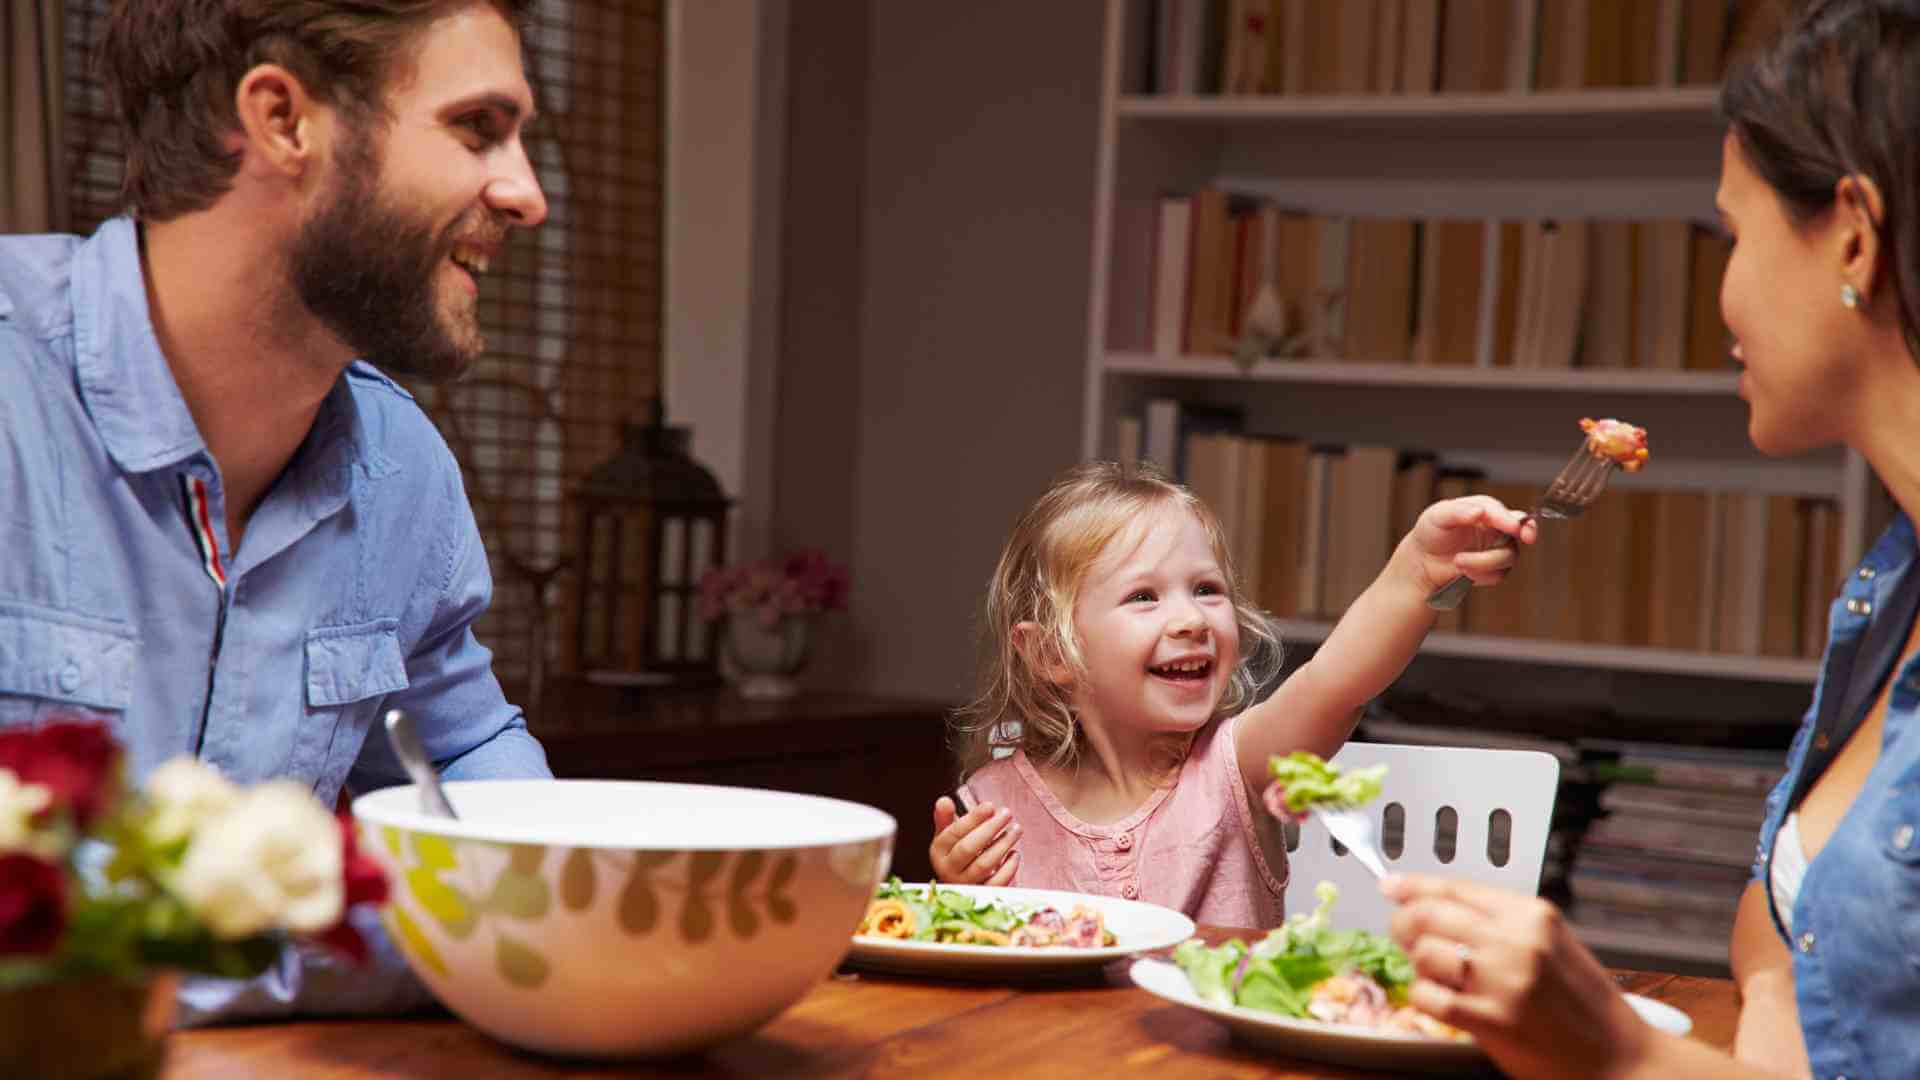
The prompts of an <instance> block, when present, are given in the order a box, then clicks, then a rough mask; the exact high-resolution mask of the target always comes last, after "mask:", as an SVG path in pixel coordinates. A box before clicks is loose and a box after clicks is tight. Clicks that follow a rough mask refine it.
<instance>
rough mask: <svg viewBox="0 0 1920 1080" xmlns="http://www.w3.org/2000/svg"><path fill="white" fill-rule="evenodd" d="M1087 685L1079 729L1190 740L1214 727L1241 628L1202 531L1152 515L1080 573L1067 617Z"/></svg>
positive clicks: (1175, 517) (1175, 509) (1080, 696)
mask: <svg viewBox="0 0 1920 1080" xmlns="http://www.w3.org/2000/svg"><path fill="white" fill-rule="evenodd" d="M1073 625H1074V631H1075V633H1076V634H1077V635H1078V636H1079V639H1080V652H1081V660H1082V662H1083V663H1084V665H1085V668H1086V677H1085V679H1084V680H1083V681H1082V683H1081V684H1080V686H1079V687H1078V688H1077V690H1076V693H1075V699H1076V704H1077V706H1078V711H1079V713H1080V716H1081V719H1082V721H1083V722H1091V723H1094V724H1105V725H1107V726H1108V727H1109V729H1110V730H1117V729H1131V730H1134V731H1139V732H1144V733H1174V732H1184V731H1194V730H1197V729H1199V728H1200V727H1201V726H1203V725H1205V724H1206V722H1207V721H1208V720H1211V719H1212V718H1213V715H1214V712H1215V710H1216V709H1217V708H1218V706H1219V703H1220V698H1221V695H1222V694H1224V693H1225V692H1226V689H1227V686H1228V683H1229V681H1230V680H1231V678H1232V675H1233V671H1234V668H1235V667H1236V666H1238V664H1239V662H1240V627H1239V623H1238V621H1237V619H1236V615H1235V612H1234V607H1233V601H1232V599H1231V597H1230V596H1229V595H1228V592H1227V579H1226V574H1225V572H1224V570H1223V569H1222V568H1221V566H1220V562H1219V560H1218V559H1217V558H1216V557H1215V554H1214V550H1213V544H1212V542H1211V541H1210V539H1209V537H1208V535H1207V530H1206V528H1205V526H1203V525H1202V524H1201V523H1200V519H1199V518H1198V517H1196V516H1195V515H1194V514H1193V513H1192V512H1191V511H1190V510H1188V509H1186V508H1185V507H1182V506H1168V507H1163V508H1161V509H1158V510H1155V511H1153V512H1152V513H1150V514H1148V515H1147V516H1145V517H1144V518H1142V519H1141V522H1140V523H1139V524H1138V525H1135V526H1133V527H1132V528H1130V529H1128V530H1127V531H1125V532H1123V533H1121V534H1120V535H1119V536H1118V537H1116V538H1115V539H1114V541H1113V543H1112V544H1111V545H1109V547H1108V549H1107V550H1106V551H1105V552H1103V553H1102V554H1101V556H1100V558H1099V559H1097V560H1096V561H1095V562H1094V564H1093V566H1092V567H1091V568H1090V569H1089V570H1088V571H1087V578H1086V581H1085V582H1084V583H1083V584H1082V586H1081V588H1080V592H1079V597H1078V598H1077V599H1076V601H1075V602H1074V608H1073Z"/></svg>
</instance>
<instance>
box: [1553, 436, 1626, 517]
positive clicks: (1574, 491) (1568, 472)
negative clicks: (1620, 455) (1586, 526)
mask: <svg viewBox="0 0 1920 1080" xmlns="http://www.w3.org/2000/svg"><path fill="white" fill-rule="evenodd" d="M1613 466H1614V461H1613V459H1612V458H1610V457H1608V456H1606V455H1605V454H1596V453H1594V452H1593V450H1592V449H1591V447H1590V444H1589V443H1587V442H1584V441H1583V442H1582V443H1581V444H1580V448H1579V449H1578V450H1575V451H1574V452H1573V459H1572V460H1570V461H1568V462H1567V466H1566V468H1564V469H1561V470H1560V475H1559V476H1556V477H1554V478H1553V483H1551V484H1549V485H1547V493H1546V495H1545V497H1543V498H1542V499H1541V500H1540V508H1539V510H1538V513H1539V515H1540V516H1541V517H1549V518H1554V517H1557V518H1570V517H1578V516H1579V515H1580V512H1581V511H1583V510H1585V509H1586V508H1587V507H1589V506H1591V505H1593V500H1595V499H1597V498H1599V497H1600V492H1602V491H1604V490H1606V486H1607V476H1608V474H1609V473H1611V472H1613Z"/></svg>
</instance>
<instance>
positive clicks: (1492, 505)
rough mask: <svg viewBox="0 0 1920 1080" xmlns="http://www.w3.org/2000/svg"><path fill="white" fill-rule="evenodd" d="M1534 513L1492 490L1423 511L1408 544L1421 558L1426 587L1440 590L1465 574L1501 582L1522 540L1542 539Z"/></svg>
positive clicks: (1475, 580)
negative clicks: (1512, 504)
mask: <svg viewBox="0 0 1920 1080" xmlns="http://www.w3.org/2000/svg"><path fill="white" fill-rule="evenodd" d="M1539 535H1540V526H1539V525H1538V524H1537V523H1535V522H1534V520H1533V519H1532V518H1529V517H1527V515H1525V514H1524V513H1522V512H1520V511H1518V510H1512V509H1509V508H1508V507H1507V506H1506V504H1504V503H1502V502H1501V501H1500V500H1499V499H1496V498H1494V497H1493V496H1491V495H1468V496H1466V497H1464V498H1459V499H1446V500H1443V501H1441V502H1437V503H1434V504H1433V505H1432V506H1429V507H1427V508H1426V509H1425V510H1423V511H1421V513H1420V519H1419V520H1418V521H1416V522H1414V526H1413V531H1411V532H1409V533H1408V534H1407V538H1406V547H1407V548H1408V549H1409V553H1410V554H1411V555H1412V556H1413V557H1414V558H1415V559H1416V560H1418V568H1419V569H1418V572H1419V574H1420V575H1421V577H1422V578H1423V581H1422V582H1421V586H1422V588H1425V589H1427V590H1432V589H1437V588H1439V587H1440V586H1442V585H1445V584H1446V583H1447V582H1449V581H1452V580H1453V579H1454V578H1455V577H1457V576H1459V575H1461V574H1465V575H1466V576H1467V577H1469V578H1471V579H1473V583H1474V584H1475V585H1497V584H1499V583H1500V581H1501V579H1503V578H1505V577H1506V576H1507V571H1508V570H1511V569H1512V568H1513V564H1514V561H1515V559H1516V558H1517V557H1518V551H1517V547H1518V544H1531V543H1533V542H1534V540H1536V539H1538V538H1539Z"/></svg>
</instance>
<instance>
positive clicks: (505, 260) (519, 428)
mask: <svg viewBox="0 0 1920 1080" xmlns="http://www.w3.org/2000/svg"><path fill="white" fill-rule="evenodd" d="M110 2H111V0H68V3H67V7H66V21H65V35H66V48H67V57H66V61H67V62H66V76H67V78H66V94H67V120H68V124H67V129H66V132H67V143H68V145H67V177H68V183H69V195H70V199H71V203H70V205H71V213H72V215H73V221H72V223H71V228H72V230H73V231H75V232H80V233H86V232H90V231H92V229H93V228H94V227H95V226H96V225H98V224H99V223H100V222H101V221H102V220H104V219H106V218H107V217H110V216H112V215H113V214H114V213H116V212H117V211H118V209H119V186H120V173H121V154H120V149H119V146H118V145H117V141H116V134H115V131H114V126H113V122H112V118H111V116H110V115H109V113H108V105H107V96H106V92H105V89H104V87H103V86H102V84H101V82H100V80H99V78H98V75H97V69H96V67H95V64H94V62H93V54H94V42H95V41H97V40H98V36H99V29H100V23H101V18H102V16H103V15H104V13H105V12H106V10H107V7H108V4H109V3H110ZM663 4H664V0H542V3H541V4H540V5H539V6H538V7H537V8H536V9H535V14H534V15H533V17H532V21H531V24H530V25H529V26H528V27H527V31H526V35H525V56H526V63H527V74H528V79H529V81H530V82H531V84H532V86H533V92H534V99H535V102H536V104H537V105H538V107H539V110H540V116H539V118H538V119H537V121H536V122H535V124H534V125H533V126H532V127H531V128H529V130H528V132H527V137H526V142H527V149H528V153H529V154H530V156H531V157H532V159H533V165H534V169H535V170H536V172H537V173H538V174H539V177H540V181H541V183H542V185H543V187H544V188H545V191H546V195H547V204H548V217H547V221H546V223H545V224H544V225H542V226H541V227H540V228H538V229H533V230H526V229H516V230H513V232H512V234H511V235H510V237H509V239H508V244H507V247H506V249H505V250H504V252H503V253H502V255H501V256H500V257H498V258H495V259H494V260H493V263H492V267H491V270H490V271H489V273H488V274H486V275H485V276H484V277H483V278H482V280H481V282H480V308H479V312H480V321H481V325H482V328H483V330H484V332H485V334H486V339H487V352H486V354H485V356H483V357H482V358H481V359H480V360H479V361H478V362H476V363H475V364H474V366H473V367H472V368H471V369H470V371H469V372H468V374H467V376H466V377H465V378H463V379H462V380H460V381H459V382H455V383H445V384H435V383H430V382H425V381H421V380H410V381H408V384H407V385H408V389H409V390H410V391H412V392H413V394H414V395H415V397H416V398H417V399H418V400H419V402H420V404H421V405H422V407H423V408H424V409H425V410H426V411H427V413H428V414H429V415H430V416H431V417H432V418H433V420H434V422H435V423H436V424H437V425H438V426H439V428H440V430H441V432H442V433H443V434H444V435H445V436H446V438H447V442H448V444H449V445H450V446H451V447H452V448H453V451H454V454H455V455H456V456H457V457H458V458H459V460H460V464H461V468H462V471H463V475H464V479H465V482H466V485H467V492H468V495H469V497H470V498H471V500H472V502H473V508H474V512H475V514H476V516H477V517H478V519H479V522H480V531H481V535H482V536H483V538H484V539H485V542H486V546H487V554H488V557H489V560H490V562H491V564H492V567H493V573H494V602H493V607H492V609H491V610H490V611H489V613H488V614H487V615H486V616H485V617H484V618H483V619H482V620H481V622H480V624H479V626H478V627H477V628H476V629H477V632H478V634H479V635H480V638H481V640H482V641H483V642H485V643H486V644H487V645H488V646H489V647H491V648H493V649H494V650H495V653H496V659H495V670H496V671H497V672H498V674H499V675H500V678H501V679H502V681H503V682H505V683H506V684H508V686H509V689H510V691H516V692H517V693H519V694H521V695H524V694H525V693H526V692H527V691H528V689H529V683H530V682H531V681H532V680H534V679H536V678H537V677H538V676H539V675H540V674H541V673H543V672H546V671H551V670H553V669H554V668H555V667H559V668H566V667H568V666H570V665H571V663H572V650H571V642H570V641H569V640H567V639H568V633H567V630H568V629H569V628H571V627H572V626H573V621H572V606H571V605H572V604H573V600H572V599H571V596H572V593H573V592H574V590H573V589H572V588H571V586H572V584H573V572H574V568H573V567H572V565H571V564H570V562H569V559H570V557H571V555H572V549H573V546H574V537H573V536H572V529H573V527H574V519H573V514H572V512H571V510H570V508H569V505H568V500H567V493H568V492H569V491H570V490H571V489H572V488H573V486H574V485H575V484H576V483H577V482H578V481H579V480H580V478H581V477H582V476H583V475H584V474H585V473H586V472H587V471H588V470H589V469H591V468H592V467H593V466H594V465H595V464H597V463H599V462H601V461H603V460H605V459H607V458H608V457H611V456H612V455H613V454H614V453H615V452H616V451H617V450H618V449H619V445H620V431H621V426H622V424H625V423H635V422H644V421H645V419H646V418H647V417H649V416H650V415H651V408H652V402H653V401H654V399H655V398H656V397H657V396H658V394H659V384H660V305H661V295H662V292H661V268H662V260H661V254H662V253H661V235H662V231H661V229H662V226H661V184H662V178H663V168H662V159H663V156H664V151H665V144H664V139H663V124H664V110H663V71H664V48H665V25H664V11H663ZM638 572H639V571H638V569H637V568H636V569H635V570H634V573H636V574H637V573H638ZM535 692H536V693H537V691H535Z"/></svg>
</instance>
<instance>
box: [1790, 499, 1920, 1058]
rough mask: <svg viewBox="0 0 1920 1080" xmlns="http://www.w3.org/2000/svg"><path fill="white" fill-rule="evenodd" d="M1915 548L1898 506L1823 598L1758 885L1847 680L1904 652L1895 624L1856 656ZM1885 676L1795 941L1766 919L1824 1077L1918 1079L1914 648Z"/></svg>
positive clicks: (1829, 741)
mask: <svg viewBox="0 0 1920 1080" xmlns="http://www.w3.org/2000/svg"><path fill="white" fill-rule="evenodd" d="M1915 554H1916V552H1915V538H1914V528H1913V524H1912V522H1911V521H1909V520H1908V519H1907V517H1906V516H1905V515H1904V514H1902V515H1899V516H1897V517H1896V518H1895V519H1894V521H1893V524H1892V525H1891V526H1890V527H1889V528H1888V529H1887V531H1886V533H1885V534H1883V535H1882V536H1881V537H1880V539H1879V540H1878V541H1877V542H1876V543H1875V544H1874V546H1873V549H1872V550H1871V551H1869V552H1868V553H1867V556H1866V558H1865V559H1863V560H1862V561H1861V563H1860V565H1859V568H1858V569H1856V570H1855V571H1854V572H1853V573H1852V574H1851V575H1849V576H1848V578H1847V580H1846V583H1845V584H1844V586H1843V587H1842V588H1841V592H1840V596H1839V597H1838V598H1837V599H1836V600H1835V601H1834V602H1833V605H1832V610H1831V614H1830V616H1829V619H1830V629H1829V634H1828V640H1827V651H1826V657H1825V659H1824V661H1823V662H1822V665H1821V670H1820V679H1819V682H1818V683H1817V684H1816V685H1815V688H1814V695H1813V703H1812V705H1811V706H1810V707H1809V709H1808V711H1807V715H1806V717H1805V718H1804V719H1803V720H1802V722H1801V725H1800V730H1799V732H1798V734H1797V735H1795V737H1794V740H1793V745H1792V748H1791V749H1790V750H1789V751H1788V754H1787V771H1786V775H1785V776H1784V777H1783V778H1782V779H1781V781H1780V783H1779V785H1778V786H1776V787H1775V788H1774V790H1773V792H1772V794H1770V795H1769V796H1768V798H1767V814H1766V821H1765V824H1764V825H1762V826H1761V829H1760V844H1759V851H1758V855H1757V857H1756V858H1755V860H1754V874H1755V876H1756V878H1757V879H1758V880H1759V881H1760V882H1761V885H1762V887H1763V889H1764V887H1765V883H1766V881H1767V875H1768V872H1769V869H1770V866H1771V857H1772V851H1773V842H1774V837H1775V836H1776V835H1778V833H1779V831H1780V825H1781V823H1782V822H1783V821H1784V820H1785V819H1786V816H1787V813H1788V811H1789V810H1791V809H1792V808H1794V807H1796V806H1797V805H1798V804H1799V802H1800V800H1801V798H1802V797H1803V796H1805V794H1806V792H1807V789H1808V788H1810V787H1811V786H1812V785H1813V782H1814V781H1815V780H1816V779H1817V778H1818V777H1819V776H1820V774H1821V772H1822V771H1824V770H1825V769H1826V767H1827V766H1828V765H1829V764H1831V763H1832V761H1833V759H1834V757H1835V755H1837V754H1838V753H1839V752H1840V748H1841V747H1842V746H1844V745H1845V744H1846V741H1847V737H1848V736H1849V735H1851V734H1852V733H1853V732H1854V731H1855V730H1857V729H1858V728H1859V726H1860V723H1861V721H1862V720H1863V719H1864V718H1865V716H1866V713H1867V708H1866V707H1864V706H1862V707H1858V708H1845V707H1843V702H1845V701H1847V700H1848V699H1849V697H1850V696H1851V697H1852V698H1853V699H1854V700H1859V699H1860V698H1861V697H1862V696H1863V695H1859V694H1855V695H1849V694H1848V693H1847V690H1848V688H1849V686H1852V685H1854V684H1855V683H1856V681H1859V680H1865V685H1867V686H1875V685H1879V684H1880V683H1881V681H1882V678H1881V677H1882V676H1883V675H1884V674H1885V673H1886V667H1888V666H1890V665H1891V664H1893V663H1894V662H1896V661H1897V659H1898V657H1899V655H1900V651H1901V647H1902V646H1903V645H1904V643H1905V641H1906V634H1905V633H1899V634H1895V635H1893V637H1892V640H1893V642H1894V644H1893V645H1892V647H1891V649H1889V650H1886V651H1885V655H1876V656H1867V655H1864V654H1863V652H1862V645H1863V643H1864V640H1865V639H1866V637H1867V629H1868V627H1869V626H1870V625H1871V624H1872V621H1873V619H1874V618H1875V617H1876V615H1877V614H1879V612H1880V609H1881V608H1882V607H1886V608H1887V609H1888V611H1889V617H1896V616H1895V615H1894V614H1892V612H1893V607H1894V605H1893V604H1892V599H1893V597H1894V596H1895V594H1896V592H1897V591H1898V589H1899V586H1900V583H1901V580H1902V578H1903V577H1904V575H1906V574H1907V572H1908V571H1909V570H1910V569H1911V568H1912V567H1913V565H1914V556H1915ZM1856 668H1858V670H1856ZM1891 678H1892V679H1893V684H1892V685H1893V691H1892V694H1891V696H1890V699H1889V702H1888V708H1887V715H1886V732H1885V735H1884V737H1883V739H1882V741H1881V745H1880V758H1879V761H1878V762H1877V763H1876V764H1875V765H1874V767H1873V771H1872V772H1871V773H1869V774H1868V776H1867V779H1866V784H1865V786H1864V787H1862V788H1861V790H1860V794H1859V796H1858V797H1857V798H1856V799H1855V801H1854V804H1853V806H1852V808H1851V809H1850V810H1849V811H1848V812H1847V813H1846V815H1845V816H1844V817H1842V818H1841V820H1840V824H1839V826H1838V827H1837V828H1836V829H1835V830H1834V833H1833V836H1832V838H1831V839H1829V840H1828V841H1827V843H1826V846H1824V847H1822V848H1821V849H1820V853H1819V854H1818V855H1817V856H1815V857H1814V859H1813V860H1812V862H1811V863H1810V864H1809V865H1808V867H1807V872H1806V876H1805V877H1804V878H1803V879H1802V880H1801V883H1800V892H1799V896H1798V898H1797V899H1796V901H1795V902H1794V905H1793V927H1794V932H1793V934H1792V936H1791V938H1788V937H1787V932H1786V930H1785V928H1784V927H1782V926H1781V925H1780V921H1779V919H1778V917H1777V915H1776V916H1775V919H1774V924H1775V928H1776V929H1777V930H1778V931H1779V932H1780V933H1781V935H1782V937H1783V939H1786V940H1787V945H1788V948H1789V949H1790V951H1791V952H1792V954H1793V982H1794V992H1795V995H1796V998H1797V1000H1798V1004H1799V1009H1800V1026H1801V1029H1802V1031H1803V1032H1804V1033H1805V1036H1806V1043H1807V1054H1808V1057H1809V1059H1810V1061H1811V1064H1812V1067H1813V1075H1814V1076H1815V1077H1819V1078H1822V1080H1828V1078H1834V1077H1847V1078H1851V1080H1862V1078H1865V1077H1899V1078H1903V1080H1904V1078H1910V1077H1917V1076H1920V834H1916V830H1917V829H1920V726H1916V717H1915V712H1916V709H1920V659H1917V660H1915V661H1912V662H1910V663H1908V664H1907V665H1906V666H1905V667H1904V668H1902V669H1900V670H1898V671H1895V672H1893V673H1892V675H1891ZM1864 697H1865V700H1866V701H1867V702H1868V703H1869V704H1870V703H1871V701H1872V700H1873V695H1871V694H1866V695H1864ZM1844 714H1850V715H1844ZM1769 910H1771V908H1769Z"/></svg>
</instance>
